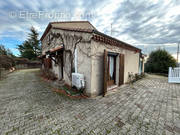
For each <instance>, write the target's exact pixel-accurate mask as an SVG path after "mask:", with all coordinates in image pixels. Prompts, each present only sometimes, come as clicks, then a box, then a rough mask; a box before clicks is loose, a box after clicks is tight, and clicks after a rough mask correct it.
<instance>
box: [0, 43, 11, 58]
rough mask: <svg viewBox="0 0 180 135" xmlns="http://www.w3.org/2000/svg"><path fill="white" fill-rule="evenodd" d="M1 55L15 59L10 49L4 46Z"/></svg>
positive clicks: (0, 51) (0, 50)
mask: <svg viewBox="0 0 180 135" xmlns="http://www.w3.org/2000/svg"><path fill="white" fill-rule="evenodd" d="M0 55H7V56H9V57H15V56H14V54H13V53H12V52H11V50H10V49H6V48H5V47H4V45H0Z"/></svg>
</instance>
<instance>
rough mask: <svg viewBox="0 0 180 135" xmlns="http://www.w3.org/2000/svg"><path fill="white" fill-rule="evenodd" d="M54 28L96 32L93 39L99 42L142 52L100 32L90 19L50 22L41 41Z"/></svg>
mask: <svg viewBox="0 0 180 135" xmlns="http://www.w3.org/2000/svg"><path fill="white" fill-rule="evenodd" d="M51 28H53V29H61V30H67V31H75V32H86V33H94V34H93V38H92V39H93V40H95V41H97V42H103V43H107V44H110V45H113V46H117V47H121V48H124V49H128V50H131V51H135V52H141V49H139V48H137V47H135V46H132V45H130V44H128V43H125V42H123V41H120V40H118V39H116V38H113V37H111V36H108V35H106V34H104V33H101V32H99V31H98V30H97V29H96V28H95V27H94V26H93V25H92V24H91V23H90V22H88V21H71V22H50V23H49V25H48V26H47V28H46V30H45V32H44V34H43V35H42V37H41V41H42V40H43V38H44V37H45V35H46V34H47V33H48V31H49V30H50V29H51Z"/></svg>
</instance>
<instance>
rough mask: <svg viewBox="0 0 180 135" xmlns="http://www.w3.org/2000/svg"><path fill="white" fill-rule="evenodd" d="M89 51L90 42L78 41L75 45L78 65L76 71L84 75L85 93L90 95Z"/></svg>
mask: <svg viewBox="0 0 180 135" xmlns="http://www.w3.org/2000/svg"><path fill="white" fill-rule="evenodd" d="M90 52H91V44H90V43H80V44H79V46H78V47H77V56H78V64H77V65H78V66H77V71H78V73H81V74H83V75H84V77H85V85H86V88H85V94H86V95H88V96H90V94H91V72H92V71H91V57H90V56H89V55H90Z"/></svg>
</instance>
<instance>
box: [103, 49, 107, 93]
mask: <svg viewBox="0 0 180 135" xmlns="http://www.w3.org/2000/svg"><path fill="white" fill-rule="evenodd" d="M106 93H107V51H106V50H104V88H103V96H105V94H106Z"/></svg>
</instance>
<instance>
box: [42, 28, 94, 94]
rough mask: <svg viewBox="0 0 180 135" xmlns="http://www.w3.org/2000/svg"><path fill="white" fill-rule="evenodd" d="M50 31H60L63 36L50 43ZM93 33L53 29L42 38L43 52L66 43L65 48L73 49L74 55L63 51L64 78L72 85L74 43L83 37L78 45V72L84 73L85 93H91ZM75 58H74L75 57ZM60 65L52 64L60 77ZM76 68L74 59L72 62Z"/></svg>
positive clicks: (53, 69)
mask: <svg viewBox="0 0 180 135" xmlns="http://www.w3.org/2000/svg"><path fill="white" fill-rule="evenodd" d="M50 33H60V34H61V35H62V37H63V41H62V39H60V38H59V39H54V40H53V41H52V42H51V43H50V44H48V38H49V37H48V35H49V34H50ZM91 36H92V35H91V34H90V33H83V32H72V31H64V30H57V29H51V30H50V31H49V33H48V34H47V35H46V37H45V38H44V39H43V40H42V54H45V52H47V51H49V50H50V49H53V48H57V47H58V46H60V45H62V44H64V46H65V48H64V50H71V52H72V56H71V55H70V54H69V53H65V51H64V53H63V62H64V64H63V65H64V67H63V79H64V80H65V83H67V84H69V85H71V58H72V57H74V55H73V53H74V49H75V48H74V45H75V43H76V42H77V41H78V39H80V38H82V39H81V41H80V42H79V43H78V44H77V45H76V48H77V57H78V64H77V67H78V73H81V74H84V76H85V81H86V90H85V93H90V90H91V57H89V55H90V52H91ZM73 59H74V58H73ZM59 66H60V65H55V63H54V62H53V64H52V67H53V68H52V71H53V72H54V73H55V74H56V76H57V77H58V78H61V76H60V75H59V74H60V73H61V71H60V70H61V68H59ZM72 67H73V68H74V60H73V63H72Z"/></svg>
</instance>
